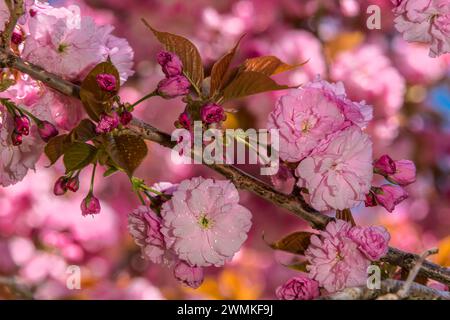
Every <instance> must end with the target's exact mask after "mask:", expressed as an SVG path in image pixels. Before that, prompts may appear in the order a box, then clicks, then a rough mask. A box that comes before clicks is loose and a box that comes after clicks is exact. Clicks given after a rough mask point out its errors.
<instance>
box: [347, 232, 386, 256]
mask: <svg viewBox="0 0 450 320" xmlns="http://www.w3.org/2000/svg"><path fill="white" fill-rule="evenodd" d="M349 237H350V239H352V240H353V241H354V242H355V243H357V244H358V249H359V250H361V252H363V253H364V254H365V255H366V257H367V258H368V259H369V260H371V261H377V260H379V259H380V258H382V257H383V256H385V255H386V253H387V252H388V250H389V240H390V239H391V236H390V234H389V232H388V231H387V230H386V229H385V228H384V227H381V226H370V227H359V226H355V227H353V228H351V230H350V231H349Z"/></svg>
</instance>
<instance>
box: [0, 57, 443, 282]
mask: <svg viewBox="0 0 450 320" xmlns="http://www.w3.org/2000/svg"><path fill="white" fill-rule="evenodd" d="M0 67H9V68H14V69H17V70H19V71H21V72H23V73H26V74H28V75H30V76H31V77H32V78H34V79H35V80H38V81H41V82H43V83H44V84H46V85H47V86H48V87H50V88H52V89H55V90H57V91H59V92H60V93H62V94H64V95H67V96H72V97H74V98H77V99H79V98H80V94H79V93H80V88H79V86H77V85H76V84H73V83H70V82H68V81H66V80H63V79H61V78H59V77H58V76H55V75H53V74H50V73H48V72H46V71H45V70H43V69H42V68H39V67H37V66H34V65H32V64H30V63H26V62H24V61H23V60H21V59H20V58H19V57H17V56H15V55H14V54H12V53H10V52H8V51H6V50H4V49H0ZM131 126H132V127H133V128H134V130H135V131H137V132H138V133H139V134H141V135H142V137H143V138H145V139H147V140H150V141H153V142H156V143H158V144H160V145H162V146H164V147H167V148H172V147H173V146H174V145H175V142H174V141H171V137H170V135H168V134H167V133H165V132H162V131H159V130H158V129H156V128H154V127H153V126H151V125H149V124H147V123H145V122H143V121H141V120H138V119H133V121H132V123H131ZM208 167H210V168H211V169H213V170H215V171H216V172H218V173H220V174H221V175H223V176H225V177H226V178H228V179H230V180H231V181H233V183H234V184H235V185H236V187H238V188H240V189H244V190H247V191H250V192H252V193H254V194H256V195H258V196H260V197H261V198H264V199H266V200H268V201H270V202H272V203H274V204H275V205H277V206H279V207H281V208H284V209H287V210H288V211H289V212H291V213H293V214H294V215H296V216H298V217H300V218H302V219H304V220H306V221H307V222H309V223H310V224H311V226H313V227H314V228H317V229H323V228H324V227H325V226H326V225H327V223H328V222H330V221H332V220H333V218H331V217H328V216H326V215H324V214H322V213H320V212H318V211H317V210H315V209H313V208H312V207H310V206H309V205H308V204H307V203H306V202H305V201H304V200H303V199H302V198H301V197H299V196H294V195H285V194H283V193H281V192H278V191H277V190H275V189H274V188H272V187H271V186H269V185H267V184H266V183H264V182H262V181H260V180H258V179H256V178H254V177H252V176H250V175H249V174H247V173H245V172H243V171H242V170H240V169H238V168H236V167H234V166H232V165H220V164H213V165H208ZM419 259H420V257H419V256H418V255H415V254H412V253H408V252H403V251H401V250H399V249H396V248H390V249H389V252H388V254H387V255H386V256H385V257H384V258H383V261H386V262H389V263H391V264H393V265H397V266H400V267H402V268H404V269H407V270H410V269H412V268H413V267H414V265H415V264H416V262H417V261H418V260H419ZM419 275H421V276H425V277H427V278H430V279H434V280H436V281H439V282H442V283H444V284H446V285H450V269H449V268H445V267H441V266H439V265H436V264H434V263H431V262H428V261H424V263H423V264H422V266H421V267H420V270H419Z"/></svg>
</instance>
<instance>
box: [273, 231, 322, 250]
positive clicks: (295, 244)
mask: <svg viewBox="0 0 450 320" xmlns="http://www.w3.org/2000/svg"><path fill="white" fill-rule="evenodd" d="M312 235H314V233H311V232H305V231H298V232H294V233H291V234H290V235H288V236H286V237H284V238H283V239H281V240H279V241H277V242H274V243H272V244H270V247H271V248H272V249H275V250H283V251H287V252H290V253H295V254H304V253H305V251H306V249H308V246H309V243H310V238H311V236H312Z"/></svg>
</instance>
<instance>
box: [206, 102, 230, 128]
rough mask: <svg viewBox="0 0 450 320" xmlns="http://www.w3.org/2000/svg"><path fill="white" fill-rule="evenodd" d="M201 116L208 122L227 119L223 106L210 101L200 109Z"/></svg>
mask: <svg viewBox="0 0 450 320" xmlns="http://www.w3.org/2000/svg"><path fill="white" fill-rule="evenodd" d="M200 117H201V118H202V120H203V122H205V123H207V124H211V123H218V122H221V121H224V120H225V119H226V116H225V112H224V111H223V108H222V107H221V106H219V105H218V104H215V103H209V104H206V105H204V106H203V107H202V109H201V110H200Z"/></svg>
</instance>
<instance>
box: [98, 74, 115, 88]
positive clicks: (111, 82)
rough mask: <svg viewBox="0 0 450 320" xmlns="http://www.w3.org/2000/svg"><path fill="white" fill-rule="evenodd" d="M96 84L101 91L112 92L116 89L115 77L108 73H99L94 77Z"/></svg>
mask: <svg viewBox="0 0 450 320" xmlns="http://www.w3.org/2000/svg"><path fill="white" fill-rule="evenodd" d="M95 80H96V81H97V84H98V86H99V87H100V89H102V90H103V91H107V92H112V91H115V90H116V77H114V76H113V75H112V74H109V73H101V74H98V75H97V77H95Z"/></svg>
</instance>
